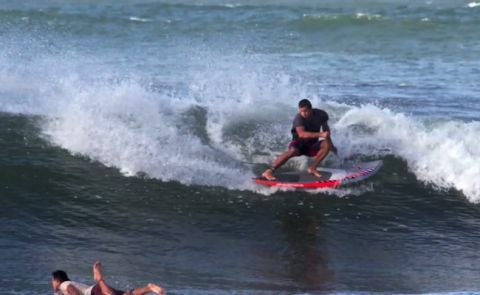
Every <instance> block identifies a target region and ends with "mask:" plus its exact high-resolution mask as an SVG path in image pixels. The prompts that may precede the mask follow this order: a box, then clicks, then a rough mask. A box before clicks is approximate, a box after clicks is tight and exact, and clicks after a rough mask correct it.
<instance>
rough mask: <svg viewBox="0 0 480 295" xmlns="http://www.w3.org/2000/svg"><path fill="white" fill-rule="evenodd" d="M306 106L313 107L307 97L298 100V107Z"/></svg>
mask: <svg viewBox="0 0 480 295" xmlns="http://www.w3.org/2000/svg"><path fill="white" fill-rule="evenodd" d="M305 107H306V108H309V109H311V108H312V103H311V102H310V101H309V100H308V99H306V98H304V99H302V100H301V101H299V102H298V108H305Z"/></svg>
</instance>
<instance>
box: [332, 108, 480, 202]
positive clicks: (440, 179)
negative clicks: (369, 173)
mask: <svg viewBox="0 0 480 295" xmlns="http://www.w3.org/2000/svg"><path fill="white" fill-rule="evenodd" d="M354 126H357V127H360V129H362V130H366V131H365V132H363V133H362V132H359V128H352V127H354ZM334 128H335V129H336V138H338V141H339V143H340V144H339V147H340V148H341V150H342V152H343V153H344V155H348V154H355V153H362V154H375V153H383V152H384V151H385V150H389V151H390V152H391V153H392V154H394V155H396V156H398V157H401V158H403V159H405V160H406V161H407V163H408V167H409V169H410V170H411V171H412V172H413V173H415V175H416V177H417V178H418V179H419V180H421V181H424V182H427V183H431V184H433V185H435V186H437V187H439V188H445V189H448V188H456V189H457V190H460V191H462V192H463V193H464V194H465V195H466V196H467V197H468V199H469V200H470V201H472V202H476V203H477V202H479V201H480V178H479V177H480V165H478V164H477V163H478V159H480V147H479V146H478V144H477V143H476V141H477V138H479V136H480V123H479V122H471V123H464V122H459V121H449V120H445V121H441V122H437V123H430V124H428V122H423V121H421V120H419V119H416V118H412V117H408V116H406V115H404V114H401V113H394V112H392V111H390V110H388V109H380V108H378V107H375V106H373V105H366V106H362V107H354V108H351V109H350V110H349V111H347V112H346V113H345V114H344V115H342V116H341V118H340V120H339V121H338V122H337V123H336V124H335V125H334Z"/></svg>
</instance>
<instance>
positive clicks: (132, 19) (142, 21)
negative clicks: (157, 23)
mask: <svg viewBox="0 0 480 295" xmlns="http://www.w3.org/2000/svg"><path fill="white" fill-rule="evenodd" d="M128 19H129V20H131V21H134V22H141V23H147V22H151V21H152V20H151V19H148V18H142V17H137V16H131V17H129V18H128Z"/></svg>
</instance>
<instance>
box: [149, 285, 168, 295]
mask: <svg viewBox="0 0 480 295" xmlns="http://www.w3.org/2000/svg"><path fill="white" fill-rule="evenodd" d="M148 288H150V290H151V291H152V292H153V293H155V294H158V295H164V294H165V290H163V288H162V287H160V286H158V285H155V284H148Z"/></svg>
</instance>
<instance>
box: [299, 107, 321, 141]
mask: <svg viewBox="0 0 480 295" xmlns="http://www.w3.org/2000/svg"><path fill="white" fill-rule="evenodd" d="M327 121H328V114H327V112H325V111H324V110H320V109H312V115H311V116H310V117H309V118H308V119H305V118H303V117H302V116H300V114H297V115H296V116H295V118H294V119H293V126H292V138H293V140H301V141H304V142H305V143H315V142H317V141H318V139H317V138H309V139H301V138H300V137H298V134H297V130H296V128H297V127H299V126H303V127H304V128H305V131H309V132H320V128H321V127H322V126H323V124H325V123H327ZM323 131H325V130H323Z"/></svg>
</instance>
